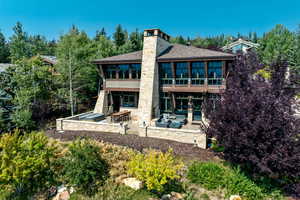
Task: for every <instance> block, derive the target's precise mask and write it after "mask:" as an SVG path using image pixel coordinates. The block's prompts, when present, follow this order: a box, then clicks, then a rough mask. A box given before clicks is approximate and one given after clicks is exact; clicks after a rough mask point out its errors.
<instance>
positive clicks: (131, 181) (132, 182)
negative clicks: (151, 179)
mask: <svg viewBox="0 0 300 200" xmlns="http://www.w3.org/2000/svg"><path fill="white" fill-rule="evenodd" d="M123 183H124V184H125V185H126V186H128V187H130V188H132V189H134V190H139V189H141V188H142V187H143V183H142V181H139V180H138V179H136V178H125V179H124V180H123Z"/></svg>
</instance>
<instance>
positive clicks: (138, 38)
mask: <svg viewBox="0 0 300 200" xmlns="http://www.w3.org/2000/svg"><path fill="white" fill-rule="evenodd" d="M129 41H130V42H131V44H132V48H131V51H138V50H141V49H142V48H143V36H142V34H141V33H139V31H138V29H136V30H135V31H134V32H132V33H130V35H129Z"/></svg>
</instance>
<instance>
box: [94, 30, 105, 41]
mask: <svg viewBox="0 0 300 200" xmlns="http://www.w3.org/2000/svg"><path fill="white" fill-rule="evenodd" d="M101 36H104V37H106V31H105V29H104V27H103V28H102V29H101V30H97V31H96V36H95V40H99V39H100V37H101Z"/></svg>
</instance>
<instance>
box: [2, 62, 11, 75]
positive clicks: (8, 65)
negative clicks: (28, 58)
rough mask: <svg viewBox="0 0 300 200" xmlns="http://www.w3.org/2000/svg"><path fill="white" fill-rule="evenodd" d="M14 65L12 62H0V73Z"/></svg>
mask: <svg viewBox="0 0 300 200" xmlns="http://www.w3.org/2000/svg"><path fill="white" fill-rule="evenodd" d="M11 66H14V64H10V63H0V73H1V72H4V71H5V70H6V69H7V68H8V67H11Z"/></svg>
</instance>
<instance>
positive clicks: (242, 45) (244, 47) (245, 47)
mask: <svg viewBox="0 0 300 200" xmlns="http://www.w3.org/2000/svg"><path fill="white" fill-rule="evenodd" d="M258 46H259V44H256V43H253V42H250V41H246V40H243V39H241V38H239V39H238V40H237V41H235V42H232V43H230V44H227V45H226V46H224V47H222V50H223V51H231V52H233V53H236V52H238V51H242V52H243V53H247V51H249V50H250V49H253V48H257V47H258Z"/></svg>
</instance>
